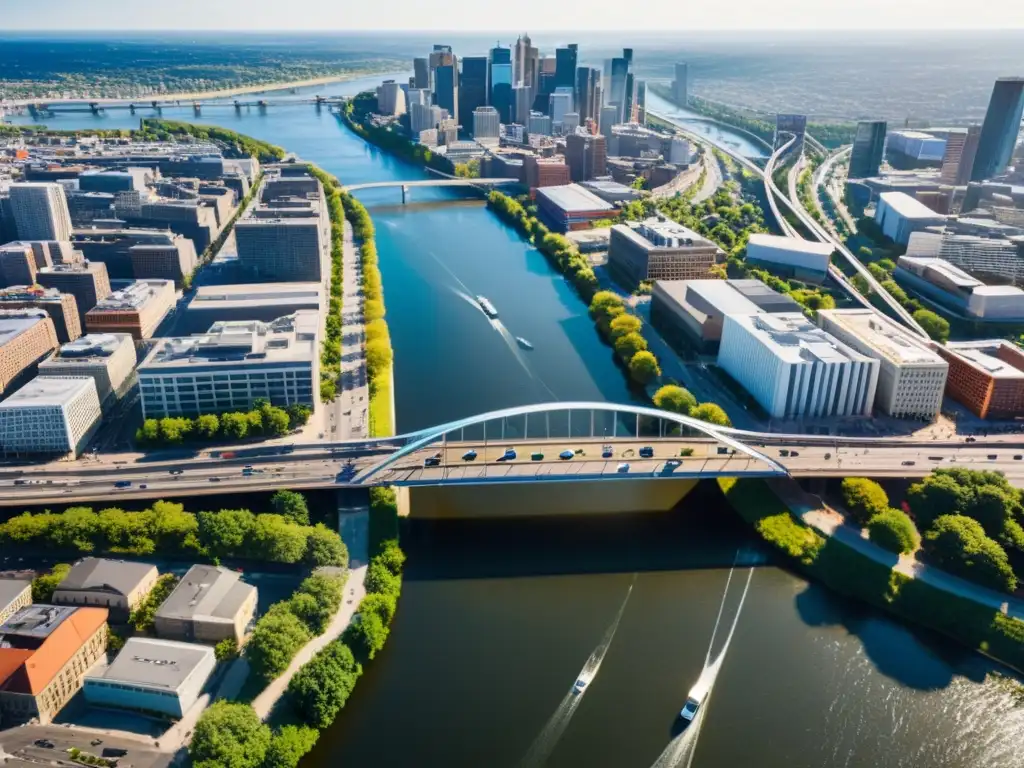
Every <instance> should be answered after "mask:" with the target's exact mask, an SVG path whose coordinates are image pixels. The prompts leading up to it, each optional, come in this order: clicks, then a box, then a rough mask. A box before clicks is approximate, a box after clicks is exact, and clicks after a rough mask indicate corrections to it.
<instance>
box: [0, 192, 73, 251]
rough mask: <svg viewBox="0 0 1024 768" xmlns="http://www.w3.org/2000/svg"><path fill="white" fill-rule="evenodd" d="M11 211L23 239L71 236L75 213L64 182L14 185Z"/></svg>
mask: <svg viewBox="0 0 1024 768" xmlns="http://www.w3.org/2000/svg"><path fill="white" fill-rule="evenodd" d="M11 212H12V213H13V214H14V223H15V226H16V227H17V230H18V237H19V239H21V240H64V241H67V240H70V239H71V213H70V212H69V211H68V199H67V197H66V196H65V195H64V187H62V186H61V185H60V184H51V183H24V184H12V185H11Z"/></svg>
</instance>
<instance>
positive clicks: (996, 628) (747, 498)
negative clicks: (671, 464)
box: [718, 478, 1024, 670]
mask: <svg viewBox="0 0 1024 768" xmlns="http://www.w3.org/2000/svg"><path fill="white" fill-rule="evenodd" d="M718 484H719V487H720V488H721V489H722V492H723V493H724V494H725V497H726V499H727V500H728V501H729V503H730V504H731V505H732V507H733V509H735V510H736V512H737V513H738V514H739V515H740V517H742V518H743V519H744V520H746V521H747V522H748V523H750V524H751V525H752V526H754V528H755V529H756V530H757V532H758V533H760V534H761V536H762V537H763V538H764V539H765V541H767V542H768V543H770V544H772V545H773V546H775V547H776V548H777V549H778V550H779V551H780V552H782V553H783V554H785V555H786V556H787V557H789V558H790V559H791V562H792V564H793V566H794V567H795V568H796V569H797V570H798V571H800V572H802V573H804V574H805V575H807V576H808V577H810V578H812V579H815V580H816V581H820V582H821V583H823V584H824V585H825V586H827V587H829V588H830V589H833V590H835V591H836V592H839V593H841V594H844V595H846V596H848V597H853V598H857V599H859V600H863V601H865V602H867V603H870V604H871V605H874V606H875V607H877V608H881V609H882V610H884V611H886V612H888V613H890V614H892V615H894V616H896V617H898V618H900V619H903V620H905V621H909V622H913V623H915V624H919V625H921V626H923V627H927V628H928V629H931V630H934V631H936V632H940V633H942V634H944V635H946V636H947V637H949V638H951V639H953V640H956V641H957V642H960V643H963V644H964V645H966V646H968V647H970V648H974V649H975V650H978V651H981V652H982V653H985V654H987V655H988V656H991V657H992V658H993V659H996V660H997V661H1000V662H1003V663H1004V664H1007V665H1009V666H1011V667H1014V668H1015V669H1018V670H1024V622H1022V621H1020V620H1018V619H1014V618H1010V617H1007V616H1004V615H1003V614H1001V613H998V612H996V611H993V610H992V609H991V608H989V607H987V606H984V605H980V604H978V603H976V602H974V601H972V600H968V599H965V598H962V597H958V596H956V595H952V594H949V593H948V592H945V591H943V590H940V589H938V588H937V587H934V586H932V585H930V584H926V583H924V582H922V581H920V580H917V579H911V578H909V577H907V576H905V575H903V574H901V573H897V572H895V571H893V570H892V569H891V568H889V567H888V566H886V565H883V564H881V563H878V562H875V561H874V560H871V559H870V558H868V557H866V556H864V555H862V554H861V553H860V552H857V551H856V550H854V549H851V548H850V547H847V546H846V545H845V544H842V543H841V542H838V541H836V540H835V539H831V538H830V539H826V538H823V537H822V536H821V535H820V534H818V532H817V531H815V530H814V529H813V528H811V527H810V526H808V525H806V524H804V523H803V522H801V521H800V520H798V519H797V518H796V517H795V516H794V515H793V514H792V512H790V511H789V509H787V508H786V506H785V505H784V504H783V503H782V502H781V501H780V500H779V499H778V497H777V496H775V494H774V493H772V491H771V489H770V488H769V487H768V485H767V484H766V483H765V481H764V480H754V479H738V478H724V479H721V480H719V481H718Z"/></svg>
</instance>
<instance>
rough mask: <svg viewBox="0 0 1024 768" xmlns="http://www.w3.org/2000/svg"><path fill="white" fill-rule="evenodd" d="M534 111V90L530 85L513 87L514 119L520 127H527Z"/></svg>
mask: <svg viewBox="0 0 1024 768" xmlns="http://www.w3.org/2000/svg"><path fill="white" fill-rule="evenodd" d="M532 110H533V88H531V87H530V86H528V85H514V86H512V117H513V118H514V119H515V122H517V123H519V124H520V125H526V124H527V122H528V121H529V119H530V112H531V111H532Z"/></svg>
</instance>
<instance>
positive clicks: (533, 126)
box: [526, 112, 551, 136]
mask: <svg viewBox="0 0 1024 768" xmlns="http://www.w3.org/2000/svg"><path fill="white" fill-rule="evenodd" d="M526 133H527V134H529V135H530V136H550V135H551V115H544V114H541V113H540V112H531V113H530V122H529V123H528V124H527V126H526Z"/></svg>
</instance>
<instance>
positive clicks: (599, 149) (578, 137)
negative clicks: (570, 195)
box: [565, 133, 608, 181]
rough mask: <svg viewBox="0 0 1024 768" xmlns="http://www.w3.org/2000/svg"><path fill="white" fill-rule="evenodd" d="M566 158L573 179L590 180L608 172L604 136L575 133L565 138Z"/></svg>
mask: <svg viewBox="0 0 1024 768" xmlns="http://www.w3.org/2000/svg"><path fill="white" fill-rule="evenodd" d="M565 159H566V162H567V163H568V165H569V174H570V176H571V177H572V180H573V181H589V180H590V179H593V178H595V177H597V176H604V175H605V174H606V173H607V172H608V162H607V161H608V153H607V149H606V146H605V140H604V136H591V135H589V134H583V133H574V134H571V135H569V136H567V137H566V139H565Z"/></svg>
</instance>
